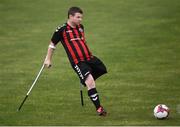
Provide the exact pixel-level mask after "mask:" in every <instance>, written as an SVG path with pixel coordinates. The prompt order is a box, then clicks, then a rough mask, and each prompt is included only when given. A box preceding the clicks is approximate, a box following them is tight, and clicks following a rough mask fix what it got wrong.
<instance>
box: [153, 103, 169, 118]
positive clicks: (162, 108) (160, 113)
mask: <svg viewBox="0 0 180 127" xmlns="http://www.w3.org/2000/svg"><path fill="white" fill-rule="evenodd" d="M169 111H170V110H169V108H168V107H167V106H166V105H165V104H158V105H157V106H156V107H155V108H154V116H155V117H156V118H157V119H166V118H168V116H169Z"/></svg>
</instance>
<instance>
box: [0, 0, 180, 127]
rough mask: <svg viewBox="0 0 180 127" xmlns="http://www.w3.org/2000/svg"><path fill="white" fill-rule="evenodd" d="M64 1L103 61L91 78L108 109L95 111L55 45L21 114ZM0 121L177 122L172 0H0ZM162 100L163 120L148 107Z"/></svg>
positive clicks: (179, 64) (176, 25) (177, 15)
mask: <svg viewBox="0 0 180 127" xmlns="http://www.w3.org/2000/svg"><path fill="white" fill-rule="evenodd" d="M70 6H80V7H81V8H82V9H83V10H84V14H85V15H84V21H83V24H84V26H85V31H86V38H87V42H88V45H89V47H90V49H91V51H92V52H93V54H94V55H97V56H98V57H99V58H101V60H102V61H103V62H104V63H105V64H106V66H107V68H108V72H109V73H108V74H107V75H105V76H103V77H101V78H100V79H98V80H97V81H96V85H97V90H98V92H99V94H100V97H101V102H102V104H103V105H104V107H105V108H106V109H107V111H108V113H109V114H108V116H107V117H105V118H101V117H98V116H97V115H96V112H95V109H94V106H93V105H92V103H91V102H90V100H89V98H88V96H87V92H86V89H84V99H85V100H84V101H85V107H83V108H82V107H81V106H80V95H79V79H78V77H77V76H76V74H75V73H74V71H73V70H72V68H71V66H70V64H69V61H68V59H67V56H66V53H65V51H64V49H63V47H62V45H58V47H57V50H56V51H55V54H54V57H53V67H52V68H51V69H46V70H44V72H43V74H42V76H41V77H40V79H39V81H38V82H37V84H36V86H35V87H34V89H33V90H32V92H31V94H30V96H29V98H28V100H27V101H26V102H25V104H24V106H23V107H22V111H21V112H17V111H16V110H17V108H18V106H19V104H20V103H21V101H22V100H23V99H24V96H25V94H26V92H27V91H28V89H29V87H30V86H31V84H32V81H33V80H34V78H35V76H36V74H37V72H38V71H39V69H40V67H41V64H42V62H43V59H44V57H45V55H46V50H47V46H48V43H49V40H50V38H51V36H52V33H53V32H54V30H55V29H56V26H58V25H60V24H62V23H64V22H65V21H66V17H67V10H68V8H69V7H70ZM0 10H1V11H0V17H1V20H0V42H1V43H0V47H1V50H0V52H1V53H0V59H1V62H0V66H1V69H0V125H161V126H164V125H180V99H179V98H180V93H179V91H180V85H179V82H180V78H179V75H180V69H179V68H180V44H179V42H180V2H179V0H112V1H108V0H99V1H97V0H89V1H84V0H68V1H66V0H53V1H50V0H36V1H35V0H25V1H22V0H1V1H0ZM159 103H164V104H166V105H167V106H168V107H169V108H170V109H171V113H170V117H169V119H167V120H156V119H155V118H154V117H153V108H154V107H155V106H156V105H157V104H159Z"/></svg>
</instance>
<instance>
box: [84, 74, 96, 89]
mask: <svg viewBox="0 0 180 127" xmlns="http://www.w3.org/2000/svg"><path fill="white" fill-rule="evenodd" d="M85 84H86V86H87V87H88V89H92V88H95V81H94V78H93V77H92V75H91V74H89V75H88V77H87V78H86V81H85Z"/></svg>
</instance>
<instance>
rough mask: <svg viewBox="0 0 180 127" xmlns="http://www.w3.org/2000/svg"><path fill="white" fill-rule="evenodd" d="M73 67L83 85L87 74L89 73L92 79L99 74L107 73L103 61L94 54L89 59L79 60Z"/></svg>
mask: <svg viewBox="0 0 180 127" xmlns="http://www.w3.org/2000/svg"><path fill="white" fill-rule="evenodd" d="M73 69H74V70H75V72H76V73H77V75H78V76H79V79H80V81H81V83H82V84H83V85H85V86H86V84H85V81H86V78H87V76H88V75H89V74H91V75H92V76H93V78H94V80H96V79H97V78H98V77H100V76H101V75H103V74H105V73H107V70H106V67H105V65H104V64H103V62H102V61H101V60H100V59H98V58H97V57H95V56H93V58H92V59H91V60H89V61H81V62H79V63H78V64H77V65H73Z"/></svg>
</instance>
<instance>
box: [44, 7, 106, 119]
mask: <svg viewBox="0 0 180 127" xmlns="http://www.w3.org/2000/svg"><path fill="white" fill-rule="evenodd" d="M82 18H83V11H82V10H81V9H80V8H78V7H71V8H70V9H69V11H68V20H67V22H66V23H64V24H63V25H62V26H59V27H58V28H57V29H56V31H55V32H54V34H53V36H52V38H51V42H50V44H49V47H48V51H47V56H46V59H45V61H44V64H45V65H46V67H48V68H49V67H51V60H52V55H53V51H54V50H55V48H56V45H57V43H58V42H61V43H62V45H63V46H64V49H65V50H66V53H67V55H68V58H69V61H70V63H71V65H72V67H73V69H74V70H75V72H76V73H77V75H78V76H79V78H80V81H81V83H82V84H83V85H84V86H87V90H88V96H89V97H90V99H91V100H92V102H93V104H94V105H95V107H96V111H97V113H98V115H100V116H106V114H107V113H106V111H105V110H104V108H103V107H102V106H101V104H100V100H99V96H98V93H97V90H96V86H95V80H96V79H97V78H98V77H100V76H101V75H103V74H105V73H107V70H106V67H105V65H104V64H103V63H102V62H101V61H100V60H99V59H98V58H97V57H95V56H93V55H92V53H91V52H90V51H89V49H88V47H87V45H86V41H85V36H84V27H83V25H82V24H80V23H81V21H82Z"/></svg>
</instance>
